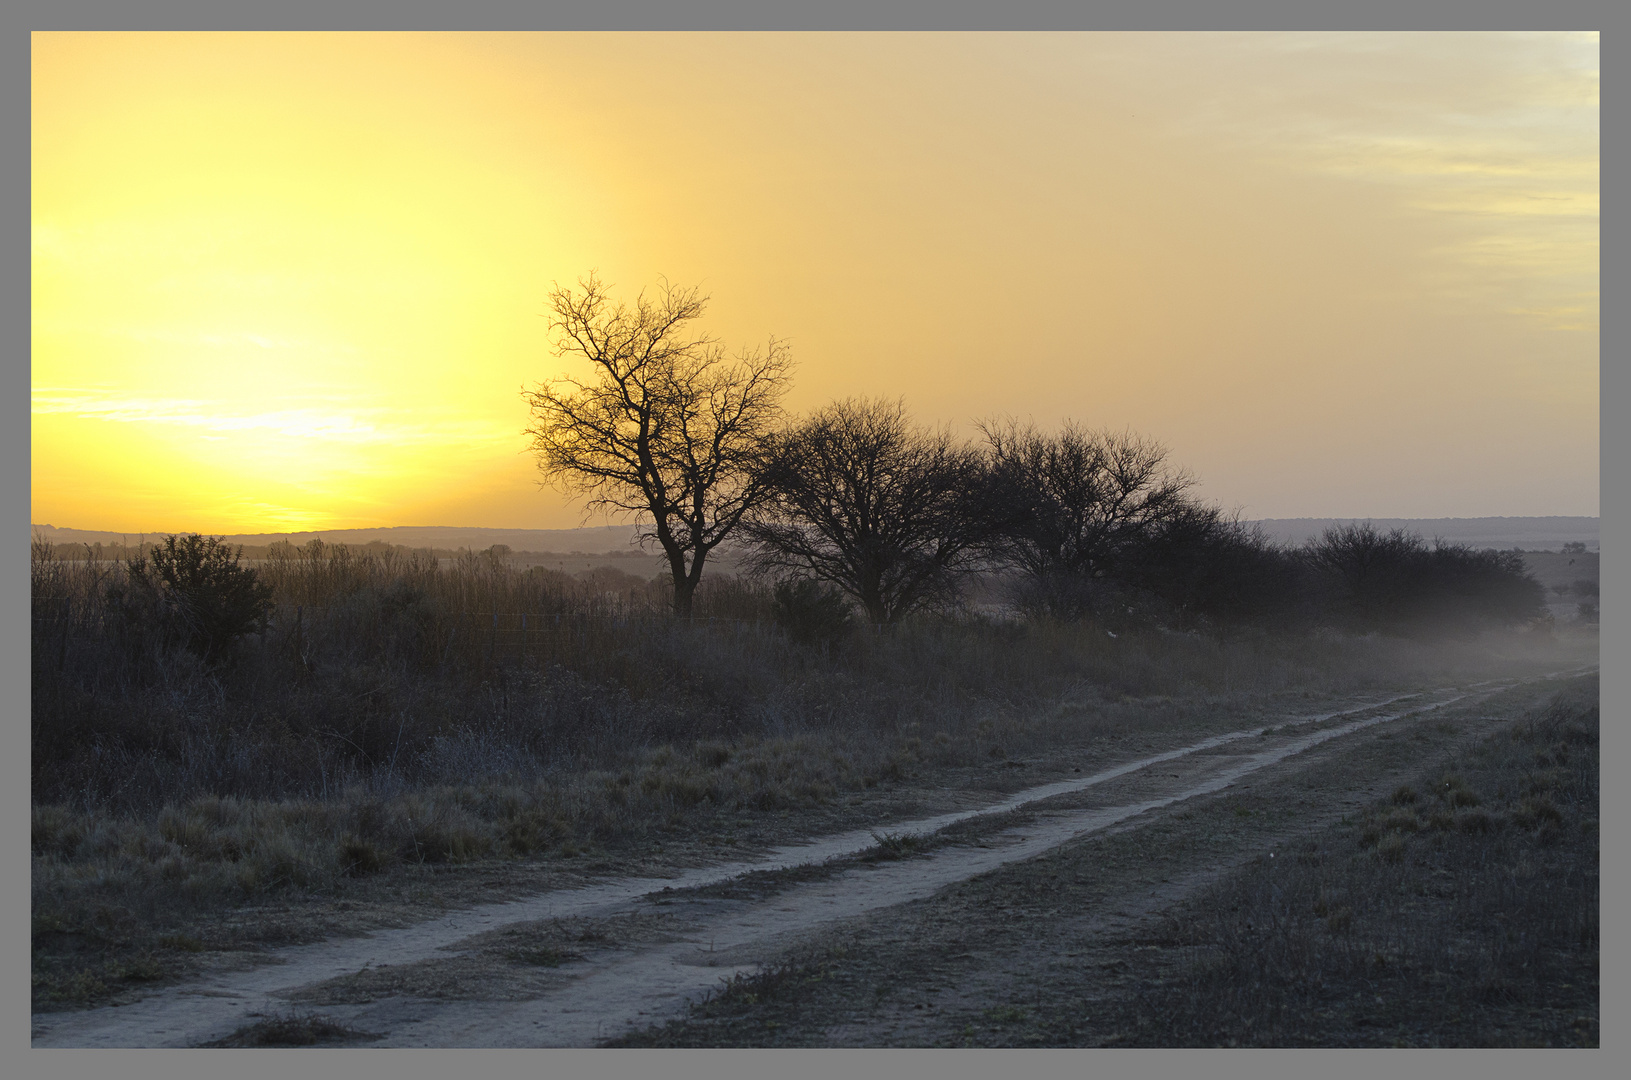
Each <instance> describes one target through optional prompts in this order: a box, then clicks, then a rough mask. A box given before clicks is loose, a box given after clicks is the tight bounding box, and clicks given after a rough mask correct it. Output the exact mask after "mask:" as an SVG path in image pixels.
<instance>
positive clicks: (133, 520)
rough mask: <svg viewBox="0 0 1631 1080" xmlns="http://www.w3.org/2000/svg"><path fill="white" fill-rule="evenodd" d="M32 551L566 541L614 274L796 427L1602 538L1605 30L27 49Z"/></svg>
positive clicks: (557, 39)
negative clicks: (581, 291)
mask: <svg viewBox="0 0 1631 1080" xmlns="http://www.w3.org/2000/svg"><path fill="white" fill-rule="evenodd" d="M32 48H33V73H32V90H33V97H32V105H31V113H32V155H33V156H32V201H31V213H32V254H31V267H32V289H33V292H32V308H31V311H32V399H33V400H32V442H31V450H32V496H31V497H32V503H31V519H32V520H33V521H35V522H52V523H53V524H56V525H58V526H73V527H77V528H84V529H108V530H123V531H129V532H132V533H136V532H144V531H145V532H154V531H160V530H171V529H192V530H200V531H208V532H225V533H244V532H268V531H279V530H293V529H316V528H357V527H370V526H390V525H415V524H447V525H482V526H493V527H504V528H563V527H570V526H574V525H577V524H579V523H580V521H582V520H583V515H582V513H581V511H580V510H579V508H578V507H577V506H576V505H574V504H573V503H571V502H570V501H569V500H568V499H566V498H565V497H564V496H562V495H561V494H559V493H557V492H554V491H547V490H546V491H542V492H541V491H539V489H538V487H537V485H536V483H535V480H534V475H535V474H534V470H533V466H532V462H531V459H530V458H529V457H528V456H527V454H526V452H525V450H526V445H527V440H526V438H525V436H523V435H522V433H521V432H522V428H523V427H525V425H526V423H527V414H526V409H525V405H524V403H523V402H522V400H521V397H520V395H519V393H518V391H519V390H520V389H521V388H522V386H523V385H527V384H532V383H535V382H537V381H539V380H541V379H545V378H548V377H551V376H554V375H557V374H560V373H562V372H564V371H568V370H570V369H571V368H570V365H569V364H568V363H567V362H566V361H564V360H561V359H557V358H556V357H554V356H553V355H552V354H551V351H550V347H549V341H548V335H547V333H546V328H547V324H546V320H545V318H544V317H543V314H544V312H545V311H546V310H547V304H546V296H547V294H548V291H549V289H550V286H551V284H552V282H555V281H560V282H562V283H570V282H573V281H575V280H576V279H578V278H579V277H580V276H582V275H584V274H586V273H587V272H588V271H590V270H591V269H595V270H598V271H599V273H600V275H601V277H602V278H603V279H604V280H607V281H610V282H613V283H615V284H616V285H617V286H618V288H619V290H620V292H622V293H623V294H624V295H626V296H628V297H630V298H632V297H633V296H634V295H635V294H636V293H637V292H638V291H639V290H640V289H641V288H642V287H650V286H652V285H654V284H655V283H656V282H657V281H658V280H659V277H660V276H661V275H666V276H667V277H668V278H669V279H671V280H673V281H675V282H677V283H682V284H700V285H701V286H702V287H703V288H704V289H705V291H707V292H708V293H710V294H711V295H712V297H713V303H712V307H711V309H710V317H709V319H708V327H709V328H710V329H711V330H712V331H714V332H715V333H717V334H718V335H719V336H720V337H721V338H723V339H724V340H725V341H726V342H727V343H729V344H733V345H752V344H754V343H762V342H763V341H764V339H765V338H766V337H767V336H769V335H772V334H774V335H776V336H777V337H781V338H787V339H790V340H791V342H792V348H793V353H794V356H795V358H796V359H797V361H798V364H799V368H798V371H797V375H796V380H795V383H794V389H793V391H792V394H791V395H790V405H791V406H792V407H793V408H794V409H796V410H806V409H810V408H814V407H817V406H819V405H821V404H823V403H825V402H826V401H828V400H830V399H832V398H835V397H844V396H849V395H857V394H869V395H885V396H891V397H893V396H904V397H905V398H906V400H907V402H908V403H909V405H910V406H911V408H912V409H913V411H914V412H915V414H916V415H917V416H918V417H919V418H920V419H923V420H926V421H933V422H944V423H950V424H954V425H958V426H959V427H961V428H963V429H965V430H969V431H972V421H973V420H975V419H978V418H981V417H987V416H991V415H993V414H997V413H1008V414H1013V415H1017V416H1021V417H1032V418H1034V419H1035V420H1037V421H1038V422H1039V423H1041V424H1044V425H1052V424H1054V423H1057V422H1058V421H1060V420H1062V419H1063V418H1065V417H1073V418H1075V419H1077V420H1079V421H1082V422H1084V423H1087V424H1089V425H1094V426H1110V427H1114V428H1118V429H1119V428H1123V427H1130V428H1132V429H1134V430H1135V431H1138V432H1140V433H1142V434H1145V435H1149V436H1152V437H1155V438H1158V439H1160V440H1162V441H1163V442H1165V443H1166V444H1167V445H1168V446H1170V447H1171V449H1172V453H1173V458H1174V460H1176V461H1178V462H1180V463H1181V464H1183V465H1185V466H1187V467H1188V468H1189V469H1191V470H1192V471H1193V472H1194V473H1195V474H1196V475H1197V476H1198V477H1199V479H1200V481H1201V487H1200V491H1201V493H1202V494H1203V495H1205V496H1206V497H1208V498H1211V499H1213V500H1216V501H1218V502H1220V503H1222V504H1224V505H1225V506H1226V507H1229V508H1239V509H1240V510H1241V511H1242V512H1243V513H1244V514H1245V515H1246V516H1248V517H1278V518H1286V517H1303V516H1312V517H1324V516H1331V517H1363V516H1375V517H1472V516H1486V515H1577V514H1583V515H1595V514H1597V512H1598V356H1599V338H1598V42H1597V37H1596V35H1595V34H1532V35H1451V34H1429V35H1391V34H1390V35H1350V34H1339V35H1329V34H1325V35H1257V34H1224V35H1170V34H1158V35H1125V34H1105V35H1029V34H1002V35H983V34H911V35H900V34H888V35H864V34H862V35H848V34H842V35H828V34H805V35H774V34H772V35H759V34H729V35H692V34H686V35H667V34H640V35H628V34H615V35H614V34H591V35H577V34H563V35H378V34H324V35H282V34H265V35H262V34H229V35H210V34H179V35H165V34H139V35H131V34H111V35H92V34H35V35H34V36H33V46H32Z"/></svg>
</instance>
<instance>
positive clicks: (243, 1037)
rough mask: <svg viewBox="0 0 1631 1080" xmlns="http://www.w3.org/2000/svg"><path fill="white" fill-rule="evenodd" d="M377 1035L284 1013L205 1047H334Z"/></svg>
mask: <svg viewBox="0 0 1631 1080" xmlns="http://www.w3.org/2000/svg"><path fill="white" fill-rule="evenodd" d="M379 1037H380V1036H378V1035H375V1034H373V1033H371V1032H367V1031H360V1030H358V1029H357V1028H354V1027H352V1026H350V1025H349V1024H342V1023H340V1022H338V1021H335V1020H331V1019H329V1018H328V1017H326V1016H320V1015H318V1014H317V1013H288V1014H284V1015H275V1016H269V1017H266V1018H265V1019H262V1020H257V1021H256V1022H255V1023H253V1024H248V1025H246V1026H244V1027H241V1028H239V1029H238V1030H237V1031H234V1032H233V1033H232V1034H231V1035H228V1036H227V1037H226V1038H224V1039H218V1040H216V1041H215V1042H209V1043H205V1044H204V1045H205V1046H209V1047H278V1046H281V1047H290V1046H334V1045H344V1044H346V1043H356V1042H369V1041H372V1040H374V1039H377V1038H379Z"/></svg>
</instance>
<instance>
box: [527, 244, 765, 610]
mask: <svg viewBox="0 0 1631 1080" xmlns="http://www.w3.org/2000/svg"><path fill="white" fill-rule="evenodd" d="M579 286H580V288H581V290H582V291H581V292H573V291H572V290H571V289H564V288H560V287H557V288H556V289H555V290H554V291H553V292H551V293H550V303H551V306H552V307H553V310H554V313H553V316H552V318H551V319H550V330H551V332H552V333H554V334H555V336H556V355H557V356H563V357H564V356H570V357H581V358H582V359H584V360H587V361H588V363H589V365H590V368H591V371H592V374H591V375H590V376H589V377H588V378H587V379H586V380H583V381H580V380H578V379H576V378H571V377H566V376H562V377H561V378H558V379H555V380H554V381H552V382H549V383H544V384H540V385H539V386H538V387H537V389H535V390H524V391H522V396H523V397H524V398H526V400H527V403H528V404H529V405H530V406H531V408H532V416H533V421H534V422H533V424H532V426H531V427H529V428H527V431H526V433H527V434H528V435H530V436H532V450H533V453H534V454H536V455H537V458H538V468H539V471H540V472H542V473H543V475H544V477H545V478H546V480H547V481H551V482H554V483H556V484H558V485H560V486H561V487H562V488H563V489H565V490H567V491H570V492H575V493H577V494H580V495H585V496H588V497H589V500H590V501H589V508H590V509H592V510H609V511H611V512H613V513H619V512H621V513H625V514H630V515H633V516H634V517H635V519H636V521H637V522H638V523H639V524H640V525H641V526H642V528H641V532H640V537H641V539H642V540H643V541H644V540H655V541H656V542H657V544H658V545H659V546H660V547H661V548H662V550H663V554H664V555H666V556H667V558H668V565H669V571H670V573H671V574H672V575H673V581H674V611H675V613H676V614H678V615H689V614H690V613H691V598H692V596H693V594H694V593H695V592H696V587H697V583H698V582H699V581H700V580H701V579H702V568H703V565H704V563H706V562H707V559H708V555H709V553H710V552H712V551H713V550H714V549H715V548H716V547H718V546H719V545H720V543H722V542H723V541H724V540H725V539H726V538H727V537H728V536H729V535H730V534H731V532H732V530H734V529H735V528H736V527H737V525H738V524H739V523H740V522H741V520H742V516H743V514H745V513H746V512H747V511H748V510H750V509H751V508H752V507H753V506H754V505H756V504H757V503H758V502H759V501H760V500H761V498H762V497H763V495H764V486H763V483H762V481H761V479H760V477H761V473H762V471H763V469H762V465H763V462H764V460H765V458H766V451H767V447H768V442H767V440H768V438H769V436H770V435H771V433H772V432H773V431H774V430H775V427H776V425H777V423H778V422H779V419H780V415H781V397H782V394H783V393H784V392H785V390H786V388H787V383H788V379H789V376H790V374H791V371H792V359H791V356H790V354H789V352H788V349H787V346H786V344H785V343H783V342H779V341H777V340H775V339H774V338H772V339H771V340H770V343H769V346H768V347H767V348H766V349H764V350H758V349H755V350H752V351H744V352H742V353H740V354H738V355H737V356H736V357H735V358H734V359H729V358H727V357H726V355H725V351H724V349H723V348H722V347H721V346H720V345H719V344H718V343H717V342H716V341H715V340H714V339H713V338H711V337H708V336H707V335H704V334H697V333H694V332H693V331H692V329H691V324H692V323H693V322H694V321H695V320H696V319H698V318H699V317H700V316H701V315H702V313H703V311H704V309H705V307H706V305H707V300H708V298H707V297H705V296H702V295H701V294H700V293H699V292H698V290H697V289H695V288H677V287H674V286H672V285H669V284H667V283H666V282H665V283H664V284H663V286H662V288H661V291H660V293H659V294H658V295H657V296H655V297H648V296H647V295H646V294H644V293H642V294H641V295H640V296H639V298H638V299H637V300H636V301H635V303H634V305H633V306H632V307H631V306H629V305H627V304H625V303H622V302H614V301H613V300H612V299H611V298H610V297H609V296H608V292H607V288H606V286H604V285H602V284H601V282H600V281H599V279H598V278H597V277H595V276H594V275H593V274H591V275H590V276H589V277H588V278H587V279H585V280H582V281H580V282H579Z"/></svg>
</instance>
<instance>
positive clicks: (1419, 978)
mask: <svg viewBox="0 0 1631 1080" xmlns="http://www.w3.org/2000/svg"><path fill="white" fill-rule="evenodd" d="M1589 682H1590V685H1589V686H1584V685H1583V686H1577V687H1576V688H1575V689H1574V690H1573V691H1572V692H1569V693H1566V694H1562V695H1559V697H1558V699H1557V700H1556V701H1554V702H1553V704H1552V705H1551V706H1550V707H1549V708H1548V709H1547V710H1546V711H1545V712H1544V713H1542V714H1541V715H1540V716H1538V717H1536V718H1534V719H1532V720H1529V721H1527V722H1524V723H1522V724H1520V725H1518V726H1517V727H1515V728H1512V729H1509V730H1508V731H1505V732H1502V733H1500V734H1498V735H1495V736H1492V737H1490V738H1489V739H1487V740H1485V741H1484V742H1483V743H1482V744H1481V745H1480V746H1479V747H1478V748H1477V750H1476V752H1475V753H1474V754H1473V755H1472V756H1471V757H1470V758H1469V759H1468V760H1466V761H1465V763H1464V764H1462V765H1461V766H1459V767H1457V768H1456V769H1455V771H1453V772H1446V771H1441V770H1435V771H1434V772H1432V773H1428V774H1424V775H1422V776H1421V777H1420V778H1419V780H1418V781H1417V782H1416V783H1414V784H1409V785H1403V786H1400V787H1399V788H1398V789H1397V790H1396V791H1394V792H1393V793H1392V795H1391V797H1389V798H1388V799H1386V800H1384V801H1382V802H1380V803H1378V804H1375V805H1373V806H1371V807H1369V808H1368V809H1367V810H1366V812H1365V813H1364V814H1363V815H1362V816H1361V817H1360V818H1359V819H1357V820H1354V821H1351V822H1347V823H1344V824H1343V825H1341V826H1339V827H1337V828H1335V829H1333V830H1331V831H1329V832H1328V833H1325V834H1323V835H1319V836H1316V837H1313V838H1310V839H1309V840H1308V841H1307V842H1306V843H1305V844H1303V845H1302V849H1301V850H1298V851H1295V852H1283V853H1282V856H1283V857H1281V858H1278V859H1269V858H1266V857H1265V858H1259V859H1257V860H1255V861H1254V862H1253V863H1252V864H1251V865H1250V866H1248V867H1246V868H1244V869H1243V870H1241V871H1240V872H1238V873H1236V874H1234V875H1232V876H1231V877H1230V878H1229V879H1228V880H1226V881H1225V882H1224V883H1222V884H1221V885H1220V886H1219V887H1217V888H1215V889H1213V890H1210V891H1208V892H1207V893H1206V894H1204V895H1202V896H1198V897H1196V898H1194V899H1193V900H1192V901H1191V902H1189V903H1187V904H1185V905H1183V907H1182V909H1181V910H1180V911H1179V912H1177V913H1175V914H1174V916H1173V918H1172V923H1171V927H1170V938H1171V940H1172V942H1173V943H1174V944H1176V945H1178V947H1179V948H1180V949H1181V950H1182V951H1183V952H1184V953H1186V954H1187V957H1186V959H1185V960H1184V961H1182V962H1181V963H1180V964H1179V965H1178V966H1177V967H1176V968H1175V969H1173V970H1169V971H1166V972H1163V975H1164V976H1165V977H1164V978H1162V979H1160V980H1158V981H1151V982H1146V983H1144V984H1143V985H1142V986H1141V988H1140V989H1139V991H1138V992H1137V993H1136V994H1134V995H1130V996H1129V997H1128V998H1127V1000H1126V1002H1125V1007H1124V1008H1123V1009H1122V1010H1121V1011H1120V1013H1119V1014H1118V1015H1115V1016H1113V1017H1106V1018H1103V1020H1102V1023H1103V1024H1105V1025H1108V1026H1111V1027H1119V1028H1120V1032H1119V1038H1117V1039H1116V1040H1115V1041H1116V1044H1117V1045H1138V1046H1217V1045H1229V1046H1235V1045H1238V1046H1390V1045H1403V1046H1595V1045H1597V1044H1598V1041H1599V1038H1600V1032H1599V1030H1598V993H1599V976H1598V948H1599V935H1600V928H1599V906H1600V902H1601V897H1600V891H1599V890H1600V886H1599V876H1598V842H1599V835H1600V822H1599V817H1598V795H1599V758H1598V735H1599V711H1598V703H1597V694H1596V679H1595V678H1592V679H1591V680H1590V681H1589Z"/></svg>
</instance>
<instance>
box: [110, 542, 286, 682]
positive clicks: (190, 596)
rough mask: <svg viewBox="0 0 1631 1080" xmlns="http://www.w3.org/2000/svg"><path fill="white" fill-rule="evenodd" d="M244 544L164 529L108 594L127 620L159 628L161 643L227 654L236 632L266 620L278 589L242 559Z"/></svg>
mask: <svg viewBox="0 0 1631 1080" xmlns="http://www.w3.org/2000/svg"><path fill="white" fill-rule="evenodd" d="M240 554H241V551H239V550H235V549H233V548H229V547H227V546H226V545H225V544H223V543H222V542H221V539H220V538H219V537H214V536H199V535H197V534H196V533H189V534H186V535H182V536H168V537H165V539H164V542H163V543H162V544H158V545H155V546H154V548H153V549H152V550H151V551H150V552H145V553H143V554H141V555H138V556H136V557H135V558H133V559H131V560H129V562H128V563H127V564H126V570H127V574H126V582H125V584H123V585H116V586H113V587H111V588H110V589H109V594H108V598H109V600H110V601H111V602H112V603H113V605H114V607H115V608H116V610H118V611H119V612H120V614H121V615H122V616H123V618H124V619H125V622H126V624H127V626H129V627H131V628H133V629H137V630H138V631H142V632H150V633H153V634H156V636H157V637H158V639H159V642H160V644H161V645H162V646H165V647H168V646H171V645H182V646H185V647H186V648H187V649H188V650H189V651H190V652H192V653H193V654H195V655H197V656H199V657H201V658H203V659H204V660H206V661H210V662H215V661H219V660H222V659H224V658H225V657H226V655H227V654H228V653H229V651H230V650H231V648H232V646H233V644H234V643H235V642H236V641H237V639H238V638H240V637H242V636H243V635H244V634H247V633H250V632H251V631H253V630H257V629H260V628H263V627H264V626H265V625H266V619H267V616H268V615H270V613H271V610H272V589H271V587H270V586H269V585H266V584H265V583H264V582H262V581H260V580H259V579H258V578H257V577H256V575H255V571H254V570H252V569H250V568H249V567H247V566H240V565H238V559H239V556H240Z"/></svg>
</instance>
